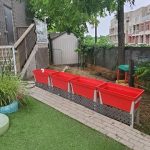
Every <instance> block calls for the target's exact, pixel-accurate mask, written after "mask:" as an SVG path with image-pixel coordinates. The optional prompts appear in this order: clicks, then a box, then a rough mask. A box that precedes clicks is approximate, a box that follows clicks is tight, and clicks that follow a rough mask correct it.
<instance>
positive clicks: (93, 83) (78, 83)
mask: <svg viewBox="0 0 150 150" xmlns="http://www.w3.org/2000/svg"><path fill="white" fill-rule="evenodd" d="M70 82H71V84H72V90H73V92H74V94H77V95H80V96H83V97H86V98H88V99H91V100H93V99H94V90H95V89H96V87H98V86H100V85H102V84H104V83H105V82H104V81H101V80H96V79H91V78H87V77H79V78H76V79H74V80H71V81H70Z"/></svg>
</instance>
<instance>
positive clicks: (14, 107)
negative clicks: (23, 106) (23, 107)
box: [0, 101, 18, 114]
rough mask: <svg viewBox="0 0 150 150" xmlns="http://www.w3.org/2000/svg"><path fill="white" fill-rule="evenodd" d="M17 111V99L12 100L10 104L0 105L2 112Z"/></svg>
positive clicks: (0, 111)
mask: <svg viewBox="0 0 150 150" xmlns="http://www.w3.org/2000/svg"><path fill="white" fill-rule="evenodd" d="M17 111H18V101H13V102H12V103H11V104H9V105H7V106H2V107H0V113H2V114H10V113H13V112H17Z"/></svg>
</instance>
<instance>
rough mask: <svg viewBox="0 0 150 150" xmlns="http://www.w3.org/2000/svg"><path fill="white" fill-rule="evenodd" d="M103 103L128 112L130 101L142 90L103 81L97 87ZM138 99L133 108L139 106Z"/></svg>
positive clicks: (135, 98) (139, 95)
mask: <svg viewBox="0 0 150 150" xmlns="http://www.w3.org/2000/svg"><path fill="white" fill-rule="evenodd" d="M98 90H99V92H100V94H101V98H102V102H103V104H106V105H109V106H113V107H115V108H118V109H120V110H123V111H126V112H130V110H131V104H132V102H135V101H136V100H138V98H139V97H141V95H142V94H143V92H144V90H141V89H137V88H132V87H126V86H122V85H118V84H113V83H105V84H104V85H102V86H100V87H99V88H98ZM139 104H140V101H138V102H137V103H136V104H135V107H134V109H137V108H138V107H139Z"/></svg>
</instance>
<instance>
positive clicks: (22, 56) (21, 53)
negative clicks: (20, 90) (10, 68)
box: [14, 24, 37, 73]
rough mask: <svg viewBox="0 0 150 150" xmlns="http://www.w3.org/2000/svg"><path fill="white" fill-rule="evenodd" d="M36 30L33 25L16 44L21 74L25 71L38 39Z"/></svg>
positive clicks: (17, 63) (18, 67)
mask: <svg viewBox="0 0 150 150" xmlns="http://www.w3.org/2000/svg"><path fill="white" fill-rule="evenodd" d="M35 29H36V27H35V24H31V25H30V26H29V27H28V29H27V30H26V31H25V32H24V33H23V34H22V35H21V37H20V38H19V39H18V40H17V42H16V43H15V44H14V48H15V50H16V66H17V72H18V73H20V72H21V70H22V69H23V67H24V65H25V63H26V61H27V60H28V58H29V56H30V54H31V52H32V50H33V48H34V46H35V44H36V39H37V37H36V32H35Z"/></svg>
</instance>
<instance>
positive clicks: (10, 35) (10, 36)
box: [4, 6, 14, 44]
mask: <svg viewBox="0 0 150 150" xmlns="http://www.w3.org/2000/svg"><path fill="white" fill-rule="evenodd" d="M4 11H5V21H6V34H7V42H8V44H12V43H14V31H13V17H12V10H11V9H10V8H8V7H7V6H4Z"/></svg>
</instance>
